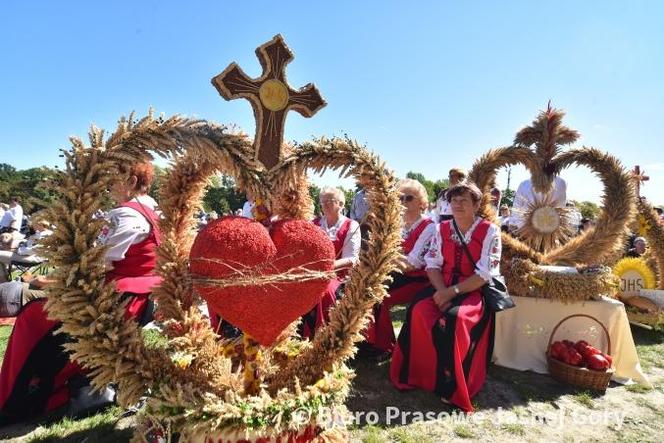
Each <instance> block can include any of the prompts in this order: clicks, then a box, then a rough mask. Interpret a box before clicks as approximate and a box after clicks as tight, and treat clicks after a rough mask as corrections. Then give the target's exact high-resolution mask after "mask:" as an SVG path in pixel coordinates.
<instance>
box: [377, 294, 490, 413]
mask: <svg viewBox="0 0 664 443" xmlns="http://www.w3.org/2000/svg"><path fill="white" fill-rule="evenodd" d="M434 292H435V290H434V289H433V288H427V289H425V290H423V291H422V292H420V293H419V294H418V296H417V299H416V301H415V302H414V303H413V304H412V305H411V306H410V307H409V308H408V311H407V314H406V322H405V323H404V326H403V328H402V329H401V333H400V334H399V339H398V342H397V346H396V347H395V349H394V352H393V354H392V362H391V365H390V379H391V380H392V383H394V385H395V386H396V387H397V388H398V389H403V390H405V389H414V388H420V389H425V390H427V391H431V392H434V393H435V394H437V395H440V396H441V397H443V398H445V399H447V400H448V401H449V402H451V403H452V404H454V405H455V406H458V407H459V408H461V409H463V410H464V411H466V412H472V411H473V405H472V403H471V398H473V396H475V395H476V394H477V393H478V392H479V391H480V389H481V388H482V385H483V384H484V380H485V379H486V374H487V368H488V364H489V362H490V361H491V354H492V353H493V337H494V314H493V313H492V312H491V311H489V310H488V309H486V308H485V307H484V302H483V299H482V295H481V293H480V291H479V290H477V291H474V292H471V293H468V294H464V295H461V296H458V297H456V298H455V299H454V301H453V303H452V306H451V307H450V308H449V309H448V310H447V311H446V312H444V313H443V312H441V311H440V309H438V307H437V306H436V305H435V303H434V301H433V298H432V295H433V294H434Z"/></svg>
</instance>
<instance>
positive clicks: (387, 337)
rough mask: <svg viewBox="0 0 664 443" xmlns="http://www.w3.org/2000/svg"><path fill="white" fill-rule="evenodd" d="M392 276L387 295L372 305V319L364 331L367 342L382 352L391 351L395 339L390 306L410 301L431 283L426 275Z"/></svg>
mask: <svg viewBox="0 0 664 443" xmlns="http://www.w3.org/2000/svg"><path fill="white" fill-rule="evenodd" d="M392 277H393V279H392V284H390V287H389V288H388V289H387V290H388V294H387V297H385V298H384V299H383V301H382V302H380V303H379V304H377V305H376V306H374V308H373V315H374V318H373V321H371V322H370V323H369V325H368V326H367V329H366V331H365V333H364V336H365V338H366V341H367V343H368V344H369V345H371V346H373V347H374V348H376V349H380V350H381V351H383V352H392V350H393V349H394V345H395V344H396V341H397V340H396V337H395V335H394V327H393V326H392V318H391V317H390V308H391V307H392V306H396V305H407V304H409V303H411V302H412V301H413V300H414V299H415V297H416V296H417V294H418V293H419V292H420V291H422V290H423V289H424V288H426V287H427V286H430V284H431V283H430V282H429V278H428V277H427V276H426V275H415V276H412V275H404V274H395V275H393V276H392Z"/></svg>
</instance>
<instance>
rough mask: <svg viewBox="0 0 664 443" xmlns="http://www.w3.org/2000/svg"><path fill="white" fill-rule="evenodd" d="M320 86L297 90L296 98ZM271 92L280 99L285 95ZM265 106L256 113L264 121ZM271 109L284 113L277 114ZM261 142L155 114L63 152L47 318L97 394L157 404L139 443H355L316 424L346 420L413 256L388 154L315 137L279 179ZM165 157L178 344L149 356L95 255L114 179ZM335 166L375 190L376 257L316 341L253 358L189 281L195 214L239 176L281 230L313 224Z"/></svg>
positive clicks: (168, 324) (157, 294)
mask: <svg viewBox="0 0 664 443" xmlns="http://www.w3.org/2000/svg"><path fill="white" fill-rule="evenodd" d="M275 47H278V49H284V51H283V52H285V53H286V54H287V57H286V59H285V61H284V60H281V64H279V63H275V64H274V65H273V64H271V63H267V62H266V59H269V58H270V57H272V56H273V55H274V54H273V50H274V48H275ZM287 49H288V48H287V47H286V46H285V44H283V41H282V39H281V37H279V36H277V37H275V39H273V40H272V41H270V42H268V43H266V44H265V45H263V46H261V47H260V48H259V49H258V50H257V53H258V55H259V58H260V59H261V63H262V64H263V67H264V68H266V66H267V69H277V71H278V73H281V77H280V76H279V75H277V74H275V73H274V72H272V74H271V75H269V76H268V75H264V76H263V77H261V79H259V81H263V82H264V83H267V82H272V83H270V86H269V87H270V88H273V89H274V90H276V93H277V102H276V105H275V103H271V102H269V100H268V104H270V105H272V106H271V107H272V108H275V106H276V107H278V105H279V104H280V100H281V99H280V97H279V96H278V93H279V87H280V85H279V84H276V85H275V83H274V82H273V81H275V80H274V79H275V78H277V80H276V81H284V82H285V79H284V76H283V66H284V65H285V64H286V63H287V61H289V60H290V58H292V55H291V54H290V52H289V51H288V50H287ZM271 51H272V52H271ZM283 52H282V55H283ZM277 53H279V51H277ZM267 61H270V60H267ZM264 62H265V63H264ZM233 66H235V65H231V67H229V69H227V70H226V71H224V72H225V73H228V72H232V70H231V69H230V68H232V67H233ZM275 66H279V67H278V68H275ZM235 67H236V66H235ZM236 68H237V67H236ZM229 70H230V71H229ZM279 70H280V71H279ZM240 73H241V71H240ZM234 75H237V72H234ZM242 75H243V74H242ZM268 77H269V78H268ZM217 80H219V78H218V77H217V78H215V81H217ZM281 85H283V83H281ZM285 87H287V85H286V86H285ZM310 87H311V86H310V85H309V86H307V87H305V88H303V89H302V90H300V91H295V92H293V91H292V90H290V89H288V92H290V93H291V94H290V97H296V95H295V94H301V95H303V94H304V93H305V92H306V91H305V89H306V88H310ZM257 89H258V88H257ZM220 92H222V95H223V94H224V93H223V91H221V90H220ZM282 92H283V91H282ZM271 93H272V97H273V98H274V91H272V92H271ZM227 98H232V97H227ZM260 98H261V99H265V97H263V96H260ZM258 104H259V105H260V104H261V102H260V101H258ZM263 104H264V103H263ZM297 106H298V104H297V103H295V105H294V106H293V108H294V109H296V110H297ZM257 107H258V108H260V106H257V105H256V103H254V110H255V111H256V110H257ZM258 110H259V111H260V112H268V113H272V114H278V112H275V111H273V109H270V107H268V109H267V110H265V109H258ZM282 110H283V108H282ZM286 110H287V109H286ZM284 112H285V111H284ZM257 114H259V112H257ZM257 117H259V116H258V115H257ZM273 117H274V115H273ZM279 118H282V123H283V118H285V117H284V116H283V115H282V116H279V115H277V116H276V118H273V119H272V120H270V119H269V118H267V117H266V118H265V121H266V122H268V123H266V124H267V126H270V125H272V127H273V126H274V124H275V123H274V120H278V119H279ZM261 121H262V120H259V125H258V126H259V127H260V122H261ZM269 122H271V123H269ZM258 131H259V132H260V129H259V130H258ZM259 135H260V133H257V137H256V139H255V142H254V144H253V145H252V143H251V141H250V140H249V138H248V137H247V136H244V135H241V134H235V133H231V132H230V131H228V130H227V128H226V127H224V126H218V125H213V124H210V123H208V122H206V121H201V120H188V119H186V118H182V117H179V116H174V117H171V118H168V119H162V118H154V117H153V116H152V113H150V114H149V115H148V116H147V117H145V118H143V119H141V120H140V121H137V122H135V121H134V120H133V117H132V116H130V117H129V118H128V119H125V118H123V119H121V120H120V122H119V124H118V128H117V130H116V131H115V132H114V133H113V134H112V135H111V136H110V137H108V138H107V139H105V137H104V132H103V131H102V130H100V129H97V128H94V127H93V128H92V130H91V132H90V144H89V146H86V145H85V144H84V143H83V142H82V141H81V140H79V139H77V138H72V139H71V142H72V147H71V149H70V150H68V151H65V152H64V156H65V159H66V168H65V169H64V170H62V171H61V172H60V173H59V174H58V175H57V178H56V184H57V187H58V189H59V190H60V198H59V199H58V200H57V202H56V203H55V204H54V205H53V206H52V207H51V208H50V211H51V214H52V215H51V216H52V218H53V221H54V223H55V225H56V229H55V232H54V235H53V236H52V237H50V239H49V240H48V241H47V242H46V243H47V248H48V256H49V260H50V263H51V264H52V265H54V266H55V269H56V270H55V274H54V277H55V280H56V283H54V284H53V286H52V287H50V289H49V291H48V303H47V309H48V313H49V316H50V317H51V318H54V319H57V320H59V321H61V322H62V326H61V328H60V331H61V332H64V333H67V334H69V336H70V337H71V338H72V339H73V340H72V341H71V342H70V343H69V344H68V345H67V349H68V350H69V351H70V352H71V356H72V358H73V359H75V360H77V361H78V362H80V363H81V364H82V365H83V366H84V367H85V368H86V369H87V370H88V371H89V374H90V376H91V378H92V381H93V383H94V385H95V386H97V387H101V386H104V385H106V384H107V383H111V382H116V383H118V385H119V387H118V399H119V403H120V404H121V405H123V406H128V405H131V404H134V403H136V402H137V401H138V400H139V398H140V397H141V396H144V395H147V406H146V407H145V408H144V410H143V412H142V415H143V418H144V419H143V423H144V426H142V427H140V428H139V429H138V430H137V432H136V433H135V436H134V439H135V441H144V440H145V435H146V433H149V432H165V433H166V434H168V435H170V433H171V432H179V433H180V434H181V438H182V439H183V440H181V441H189V440H192V441H194V440H201V439H203V438H205V437H206V436H210V435H216V436H219V435H221V436H224V438H227V439H228V438H229V436H232V439H242V438H249V439H251V438H258V437H270V436H272V437H276V436H291V437H292V436H295V435H298V436H305V437H306V438H307V439H312V438H318V439H321V440H323V439H327V440H335V439H342V438H344V431H343V430H342V429H341V428H338V427H336V428H332V427H331V426H328V427H327V428H326V425H330V424H338V423H337V422H334V423H330V422H329V421H328V422H326V423H323V424H321V421H320V420H319V418H320V417H318V415H317V414H319V413H320V412H321V411H322V410H323V409H324V407H327V406H334V407H338V409H337V411H342V410H343V409H342V406H341V405H343V401H344V399H345V397H346V395H347V393H348V388H349V384H350V380H351V378H352V371H351V370H350V369H348V368H347V367H346V366H345V365H344V362H345V361H346V360H347V359H348V358H349V357H351V356H352V355H353V354H354V352H355V346H354V343H355V342H357V341H358V340H360V339H361V331H362V329H363V328H364V326H365V324H366V322H367V320H368V317H369V312H370V308H371V306H373V305H374V303H376V302H378V301H380V300H381V299H382V298H383V297H384V296H385V294H386V291H385V283H386V281H387V279H388V274H389V272H391V271H392V270H393V267H394V263H395V259H396V258H397V257H398V256H399V254H400V235H399V226H400V222H401V219H400V205H399V202H398V194H397V191H396V180H395V178H394V176H393V175H392V173H391V172H390V171H388V170H387V169H386V168H385V167H384V165H383V164H382V163H381V162H380V160H379V158H378V157H377V156H376V155H373V154H371V153H369V152H368V151H367V150H366V149H365V148H364V147H362V146H360V145H358V144H357V143H356V142H353V141H351V140H348V139H339V138H333V139H327V138H320V139H316V140H313V141H312V142H309V143H303V144H301V145H297V146H293V147H290V148H288V149H287V151H288V152H286V153H281V152H280V149H279V147H280V146H281V145H282V143H281V139H280V140H279V143H278V146H277V148H276V149H277V150H276V152H277V154H278V157H276V160H275V161H274V162H273V164H272V166H270V167H266V166H265V164H266V163H267V164H269V156H266V154H261V153H260V152H258V149H257V147H258V146H259V141H260V137H259ZM153 154H156V155H158V156H162V157H166V158H170V159H171V161H172V164H171V167H170V169H169V171H168V173H167V176H166V178H165V179H164V181H163V185H162V187H161V189H160V208H161V210H162V211H163V219H162V220H161V230H162V243H161V245H160V247H159V249H158V273H159V274H160V275H161V276H162V277H163V283H162V284H161V286H160V287H158V288H156V289H155V291H154V293H153V297H154V298H155V300H156V302H157V304H158V314H159V315H160V316H161V317H162V318H163V320H164V325H165V328H164V333H165V334H166V335H167V338H168V342H167V344H166V345H165V346H164V347H156V348H155V347H153V348H149V347H146V345H145V343H144V340H143V336H142V332H141V330H140V329H139V327H138V326H137V324H136V323H134V322H127V321H125V319H124V305H123V303H121V301H120V294H118V293H116V292H114V290H113V287H112V285H110V284H105V283H104V266H103V257H104V252H105V248H104V247H101V246H99V245H96V243H95V240H96V238H97V235H98V233H99V231H100V229H101V228H102V225H103V223H104V222H103V221H102V220H97V219H95V218H94V216H93V215H94V214H95V212H96V211H97V210H98V209H100V208H101V206H102V202H101V200H102V199H101V198H100V196H102V195H103V194H104V192H105V190H106V189H107V188H108V187H109V185H110V184H111V183H112V182H113V180H118V179H124V178H125V177H121V176H120V175H119V168H118V165H120V164H132V163H135V162H140V161H145V160H149V159H152V158H153ZM266 159H267V161H266ZM328 168H331V169H334V170H340V176H344V177H348V176H352V177H354V178H355V179H356V180H357V181H358V182H359V183H360V184H361V185H362V186H364V187H365V189H367V195H368V201H369V206H370V214H369V216H368V219H367V223H368V225H369V229H370V232H371V234H370V237H369V240H368V247H367V248H366V250H363V251H362V253H361V255H360V260H359V263H358V265H357V266H356V267H355V268H354V269H353V270H352V272H351V274H350V279H349V281H348V283H347V284H346V287H345V292H344V296H343V298H342V300H341V301H340V302H339V303H338V304H337V306H336V307H335V308H334V309H333V310H332V311H331V313H330V321H329V323H328V324H327V325H326V326H325V327H324V328H322V329H321V330H320V331H318V332H317V334H316V336H315V339H314V340H313V342H311V343H309V342H308V341H302V340H300V339H299V338H298V337H297V336H296V335H295V333H294V331H295V326H296V325H295V324H293V325H291V326H290V327H289V328H287V330H286V331H285V332H284V334H282V336H281V338H280V339H279V340H278V341H277V342H276V343H275V344H273V345H272V346H270V347H259V346H257V344H256V343H255V342H251V340H245V342H244V349H243V351H241V352H236V351H235V350H236V349H237V348H238V346H237V345H238V344H239V345H242V344H243V343H236V342H231V341H229V340H221V341H220V340H219V338H218V336H216V334H214V332H213V331H212V329H211V328H210V325H209V322H208V320H207V319H205V318H204V317H202V315H201V314H200V311H199V309H198V307H197V304H198V303H199V302H200V299H199V298H198V297H197V295H196V294H195V293H194V291H193V289H192V277H191V274H190V272H189V250H190V248H191V245H192V242H193V237H194V234H195V231H194V227H193V223H194V219H193V214H194V211H195V210H196V209H197V208H198V207H199V206H200V201H201V199H202V196H203V193H204V189H205V186H206V184H207V180H208V178H209V177H210V176H211V175H212V174H214V173H217V172H220V171H221V172H223V173H226V174H229V175H232V176H233V177H235V179H236V180H237V182H238V183H239V184H240V185H241V186H243V187H244V188H246V189H248V190H250V191H251V192H252V193H253V194H254V195H256V196H258V198H259V199H261V200H263V201H264V202H265V204H266V206H267V207H268V208H270V209H271V211H272V213H273V214H275V215H278V216H279V217H280V218H300V219H310V217H311V214H312V202H311V198H310V197H309V191H308V185H307V181H306V172H307V170H308V169H313V170H314V171H316V172H323V171H325V170H326V169H328ZM240 347H241V348H242V346H240ZM249 352H251V353H254V354H255V353H258V360H257V361H258V362H259V363H258V369H259V371H258V379H257V380H254V383H253V384H247V383H246V381H247V380H246V375H247V374H246V373H243V366H245V363H247V359H243V358H244V357H246V355H245V354H247V353H249ZM252 360H254V359H253V358H252ZM254 361H256V360H254ZM250 387H251V388H252V389H250ZM256 387H258V388H257V389H255V388H256ZM302 408H305V409H306V411H307V420H302V417H301V416H299V417H298V418H299V420H294V419H293V418H294V415H293V414H295V413H296V412H298V411H300V412H301V411H302ZM300 412H298V413H300ZM215 441H216V440H215ZM224 441H226V440H224Z"/></svg>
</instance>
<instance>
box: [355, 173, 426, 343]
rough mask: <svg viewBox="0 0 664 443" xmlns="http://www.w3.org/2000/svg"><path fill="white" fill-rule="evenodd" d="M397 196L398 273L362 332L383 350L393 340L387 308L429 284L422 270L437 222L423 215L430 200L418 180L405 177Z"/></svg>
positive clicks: (408, 298) (392, 329)
mask: <svg viewBox="0 0 664 443" xmlns="http://www.w3.org/2000/svg"><path fill="white" fill-rule="evenodd" d="M399 199H400V200H401V204H402V205H403V207H404V212H403V228H402V230H401V238H402V240H403V241H402V243H401V248H402V251H403V258H402V262H401V272H395V273H393V274H392V283H391V284H390V286H389V288H388V296H387V297H385V298H384V299H383V301H382V302H381V303H380V304H377V305H376V306H375V307H374V311H373V312H374V321H373V322H371V323H370V324H369V326H368V327H367V331H366V334H365V336H366V339H367V343H368V344H370V345H371V346H373V347H374V348H375V349H377V350H379V351H382V352H392V348H393V347H394V344H395V343H396V337H395V336H394V328H393V327H392V319H391V318H390V308H391V307H392V306H395V305H403V304H408V303H410V302H412V301H413V299H414V298H415V296H416V295H417V293H419V292H420V291H421V290H422V289H424V288H426V287H428V286H430V283H429V279H428V277H427V273H426V271H425V270H424V267H425V262H424V256H425V254H426V252H427V250H428V248H429V244H430V243H431V239H432V238H433V236H434V233H435V232H436V225H435V223H434V222H433V220H431V218H429V217H428V216H425V215H424V212H425V211H426V210H427V209H428V202H429V197H428V195H427V190H426V188H425V187H424V186H423V185H422V184H421V183H420V182H418V181H417V180H412V179H405V180H402V181H401V182H400V183H399Z"/></svg>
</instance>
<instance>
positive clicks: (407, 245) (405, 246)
mask: <svg viewBox="0 0 664 443" xmlns="http://www.w3.org/2000/svg"><path fill="white" fill-rule="evenodd" d="M431 223H433V220H431V219H430V218H425V219H424V220H422V221H421V222H420V224H419V225H417V227H416V228H415V229H413V230H412V231H411V232H410V233H409V234H408V237H406V238H405V239H404V240H403V242H402V243H401V249H402V251H403V253H404V255H408V254H410V251H412V250H413V248H414V247H415V243H417V239H419V238H420V235H422V232H424V230H425V229H426V227H427V226H429V225H430V224H431ZM406 275H407V276H409V277H421V276H425V275H427V272H426V271H425V270H424V269H415V270H413V271H410V272H407V273H406Z"/></svg>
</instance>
